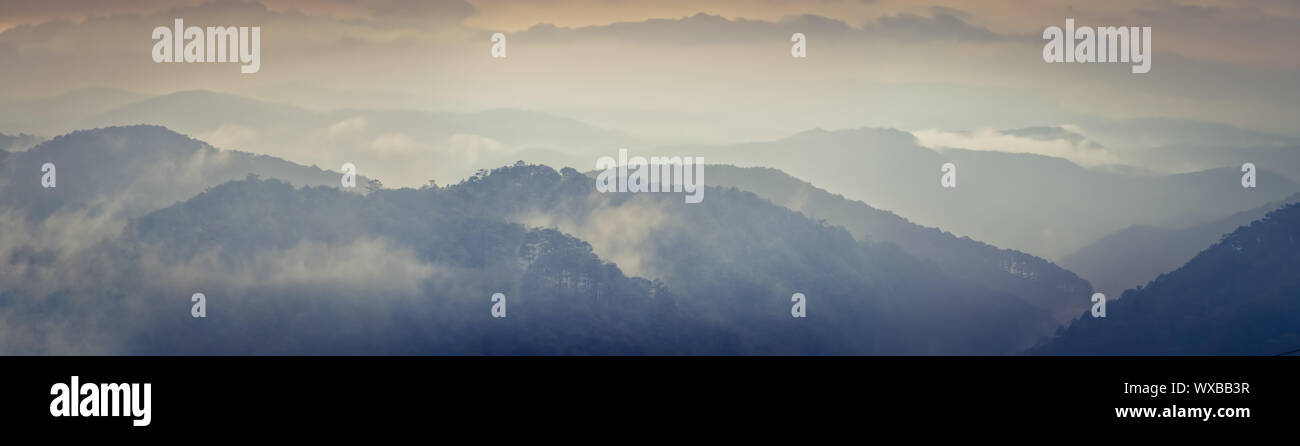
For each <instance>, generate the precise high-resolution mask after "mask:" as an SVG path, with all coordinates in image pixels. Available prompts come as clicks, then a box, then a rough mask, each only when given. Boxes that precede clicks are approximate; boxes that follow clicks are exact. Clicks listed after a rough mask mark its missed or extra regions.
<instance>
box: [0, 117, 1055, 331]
mask: <svg viewBox="0 0 1300 446" xmlns="http://www.w3.org/2000/svg"><path fill="white" fill-rule="evenodd" d="M14 157H18V158H19V159H18V160H17V162H15V159H13V158H14ZM8 158H9V159H6V160H5V161H4V162H3V166H4V168H5V169H7V170H8V171H12V172H14V173H15V175H12V176H11V175H5V176H4V177H3V178H6V179H13V180H14V181H13V182H11V183H9V184H8V185H6V186H5V188H6V189H5V191H4V194H3V195H2V196H3V197H4V200H3V201H0V219H7V220H6V223H5V225H6V234H5V237H0V261H4V262H7V263H6V268H5V269H4V270H0V322H3V324H4V326H5V330H6V333H11V334H12V333H19V334H21V336H13V335H9V336H6V337H5V338H4V345H0V348H2V349H3V350H4V351H5V352H6V353H46V354H48V353H69V352H73V353H98V354H118V353H131V354H195V353H211V354H226V353H237V354H262V353H275V354H319V353H339V354H362V353H364V354H408V353H409V354H574V353H590V354H669V353H672V354H772V353H790V354H1010V353H1014V352H1017V351H1020V350H1023V349H1024V348H1026V347H1028V346H1030V345H1032V344H1034V343H1036V342H1040V341H1041V340H1042V338H1043V336H1044V334H1045V333H1050V331H1051V330H1052V329H1053V328H1054V327H1055V326H1056V325H1057V324H1056V322H1055V321H1053V320H1052V318H1051V317H1050V315H1049V313H1048V312H1046V311H1044V310H1042V309H1039V308H1036V307H1035V306H1033V305H1030V304H1027V303H1025V302H1024V301H1023V300H1022V299H1021V298H1019V297H1017V296H1016V295H1013V294H1011V293H1007V292H1003V291H998V290H994V289H990V288H988V287H985V286H983V285H982V284H981V283H979V282H977V281H974V280H967V279H963V278H954V277H952V276H950V275H949V274H947V273H945V272H944V270H943V269H941V268H940V267H938V266H936V264H935V263H934V262H930V261H926V260H921V259H918V258H917V257H915V256H913V255H911V254H909V253H908V252H906V251H905V250H903V249H900V248H898V247H897V246H896V245H894V244H892V243H881V242H877V241H870V240H868V241H859V240H855V239H854V237H853V236H852V235H851V234H850V233H849V232H848V231H846V230H844V229H843V228H839V227H834V226H829V225H827V224H825V223H823V222H818V221H816V220H813V219H810V218H808V217H806V216H804V215H802V214H800V213H797V212H793V211H791V210H789V209H786V208H783V207H780V206H777V205H774V204H773V203H771V202H770V201H768V200H766V199H762V198H760V197H758V196H756V195H754V194H753V193H750V192H744V191H740V190H736V189H732V188H725V189H724V188H709V189H708V190H707V191H706V197H707V198H706V200H705V201H704V202H703V203H700V204H686V203H683V200H682V197H681V195H680V194H601V193H598V192H596V191H595V187H594V180H593V179H592V178H590V177H587V176H585V175H582V174H581V173H579V172H578V171H576V170H574V169H564V170H562V171H560V172H557V171H555V170H553V169H551V168H549V167H546V166H539V165H529V164H525V163H522V162H520V163H516V164H515V165H513V166H509V167H503V168H499V169H494V170H492V171H482V172H480V173H478V174H477V175H474V176H472V177H470V178H469V179H467V180H465V181H463V182H461V183H459V184H456V185H452V186H446V187H432V186H430V187H424V188H421V189H418V190H417V189H383V190H378V191H375V192H372V193H369V194H359V193H350V192H345V191H343V190H340V189H338V188H336V187H334V186H333V185H334V184H335V182H337V181H338V176H337V175H336V174H331V173H329V172H325V171H320V170H318V169H313V168H307V167H301V166H295V165H293V164H292V163H289V162H287V161H282V160H274V159H269V158H259V157H251V156H248V155H245V154H239V153H233V152H223V151H218V150H216V149H214V148H211V147H209V146H206V145H205V144H203V143H201V142H199V141H197V140H193V139H190V138H187V137H185V136H182V135H179V134H176V133H173V132H171V131H168V130H166V129H163V128H160V127H149V126H143V127H115V128H107V129H97V130H90V131H83V132H76V133H73V134H69V135H64V136H60V137H58V138H55V139H53V140H51V141H48V142H46V143H44V144H42V145H41V146H39V147H36V148H33V149H32V150H30V151H28V152H23V153H17V154H11V155H10V156H9V157H8ZM42 160H52V161H53V162H55V163H57V164H58V172H59V184H58V187H57V188H55V189H53V190H49V189H41V188H40V185H39V183H40V182H39V178H40V171H39V165H40V164H39V162H38V161H42ZM250 173H251V174H253V175H250ZM236 174H239V175H242V177H241V178H242V179H237V180H234V181H229V182H224V183H222V184H219V185H211V184H210V183H211V182H213V181H224V179H225V178H227V177H229V176H231V175H236ZM294 175H300V176H301V178H299V180H300V181H303V180H305V181H304V182H305V183H308V184H310V183H312V182H313V181H318V182H319V183H320V184H323V185H317V186H310V187H300V188H295V187H294V186H292V185H290V184H287V183H285V182H283V181H280V180H276V179H271V178H277V177H279V178H283V177H293V176H294ZM260 176H264V177H266V178H267V179H262V178H261V177H260ZM191 191H195V192H194V193H195V195H193V196H188V197H187V196H186V195H189V194H190V192H191ZM176 197H180V198H176ZM177 201H179V202H177ZM118 203H126V204H125V205H124V204H118ZM151 206H156V207H157V209H156V210H148V208H149V207H151ZM84 210H91V211H92V213H93V212H97V211H103V212H108V211H114V212H115V213H114V215H121V216H122V218H130V220H129V223H128V224H126V225H125V227H124V229H121V230H120V231H119V230H117V229H115V228H114V227H113V226H111V225H110V226H107V230H105V227H104V225H101V224H99V223H98V220H96V219H95V218H93V217H92V218H84V217H77V216H78V215H80V214H79V213H78V212H74V211H84ZM12 211H21V212H23V213H24V214H26V215H27V218H28V220H29V222H28V223H21V222H20V221H16V220H12V215H11V212H12ZM92 225H93V226H92ZM119 232H120V233H119ZM87 234H89V235H98V236H97V237H90V236H89V235H87ZM55 240H57V241H58V242H57V243H53V241H55ZM193 293H204V294H205V295H206V296H207V299H208V301H207V302H208V311H209V314H210V316H209V317H208V318H207V319H205V320H196V319H193V318H190V317H189V311H190V305H191V303H190V301H189V297H190V295H191V294H193ZM495 293H501V294H503V295H505V296H506V298H507V302H508V303H509V305H508V318H506V319H505V320H500V319H494V318H492V317H491V315H490V312H489V310H490V308H491V306H492V302H491V301H490V299H489V298H490V296H492V295H493V294H495ZM794 293H802V294H804V295H805V296H806V299H807V300H806V303H807V315H808V317H807V318H793V317H791V307H792V305H793V303H792V301H791V296H792V295H793V294H794Z"/></svg>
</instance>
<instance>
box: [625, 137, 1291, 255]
mask: <svg viewBox="0 0 1300 446" xmlns="http://www.w3.org/2000/svg"><path fill="white" fill-rule="evenodd" d="M652 153H653V154H655V155H680V156H704V157H705V159H706V160H707V161H708V162H710V163H725V164H733V165H737V166H742V167H778V168H780V169H781V170H782V171H784V172H786V173H789V174H790V175H792V176H795V177H797V178H803V179H807V180H809V181H813V182H815V183H816V184H818V185H819V186H820V187H823V188H825V189H826V190H828V191H831V192H834V193H838V194H843V195H844V196H845V197H846V198H849V199H852V200H857V201H862V202H864V203H871V205H872V206H873V207H876V208H878V209H886V210H889V211H891V212H894V213H896V214H898V215H901V216H904V217H906V218H907V219H908V220H911V221H914V222H916V223H918V224H921V225H924V226H932V227H939V228H943V229H944V230H946V231H950V232H952V233H953V234H957V235H959V236H968V237H971V238H974V239H977V240H981V241H984V242H986V243H990V244H993V245H995V246H999V247H1003V248H1007V249H1014V250H1017V251H1021V252H1027V253H1031V254H1034V255H1038V256H1041V257H1044V258H1047V259H1055V258H1059V257H1060V256H1063V255H1066V254H1068V253H1071V252H1074V251H1075V250H1077V249H1078V248H1080V247H1082V246H1084V245H1086V244H1088V243H1090V242H1092V241H1094V240H1096V239H1098V238H1100V237H1102V236H1104V235H1106V234H1108V233H1110V232H1114V231H1116V230H1118V229H1121V228H1124V227H1128V226H1131V225H1134V224H1155V225H1163V224H1170V223H1172V222H1176V221H1193V222H1201V221H1208V220H1212V219H1217V218H1221V217H1222V216H1224V215H1229V214H1232V213H1234V212H1240V211H1244V210H1249V209H1253V208H1255V207H1258V206H1261V205H1263V204H1265V203H1268V202H1270V201H1276V200H1281V199H1283V198H1285V197H1287V196H1289V195H1291V194H1293V193H1296V192H1298V191H1300V185H1297V184H1296V183H1295V182H1293V181H1291V180H1289V179H1287V178H1286V177H1284V176H1281V175H1278V174H1276V173H1273V172H1272V171H1271V170H1269V169H1274V168H1282V166H1274V167H1270V166H1259V167H1260V169H1261V170H1260V172H1259V174H1258V182H1257V184H1258V187H1257V188H1255V189H1243V188H1242V187H1241V185H1240V179H1241V172H1240V171H1239V166H1240V165H1239V164H1238V165H1236V166H1234V167H1224V168H1220V169H1214V170H1207V171H1202V172H1195V173H1189V174H1179V175H1166V176H1134V175H1127V174H1119V173H1113V172H1105V171H1098V170H1092V169H1086V168H1083V167H1080V166H1078V165H1075V164H1073V163H1071V162H1069V161H1066V160H1064V159H1061V158H1053V157H1048V156H1042V155H1034V154H1025V153H1006V152H992V151H974V150H962V149H944V150H932V149H929V148H926V147H922V146H920V145H918V144H917V142H916V139H915V138H914V137H913V136H912V135H911V134H909V133H907V132H902V131H898V130H887V129H885V130H882V129H854V130H840V131H825V130H814V131H808V132H804V133H800V134H798V135H794V136H792V137H790V138H786V139H783V140H778V141H769V142H757V143H747V144H737V145H729V146H698V145H695V146H690V145H688V146H673V147H662V148H655V149H653V152H652ZM632 154H633V155H636V154H639V153H637V151H633V152H632ZM944 163H953V164H955V165H956V167H957V171H956V181H957V187H956V188H950V189H949V188H943V187H941V186H940V183H939V180H940V177H941V175H942V172H941V171H940V167H941V166H942V165H943V164H944ZM1292 167H1293V168H1300V166H1292Z"/></svg>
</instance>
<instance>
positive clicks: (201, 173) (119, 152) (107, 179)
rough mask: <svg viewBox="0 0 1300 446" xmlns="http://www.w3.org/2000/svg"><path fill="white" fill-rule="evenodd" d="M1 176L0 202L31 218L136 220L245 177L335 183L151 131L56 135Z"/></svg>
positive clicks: (13, 160) (315, 172)
mask: <svg viewBox="0 0 1300 446" xmlns="http://www.w3.org/2000/svg"><path fill="white" fill-rule="evenodd" d="M45 163H53V164H54V165H55V168H56V171H55V172H56V174H57V176H56V179H57V181H58V182H57V185H56V187H55V188H53V189H44V188H43V187H42V185H41V177H42V175H44V173H43V172H42V170H41V167H42V166H43V165H44V164H45ZM2 171H3V177H4V178H5V179H7V180H8V181H7V182H5V183H4V184H3V185H2V186H0V204H3V205H8V206H12V207H16V208H19V209H23V210H25V211H26V212H27V215H28V217H31V218H33V219H36V220H39V219H42V218H44V217H45V216H48V215H50V214H51V213H53V212H55V211H57V210H60V209H62V210H76V209H82V208H85V209H90V210H95V209H98V210H102V211H109V212H113V213H120V214H121V215H122V216H124V217H130V216H137V215H142V214H143V213H145V212H149V211H152V210H155V209H158V208H161V207H164V206H168V205H171V204H173V203H175V202H177V201H181V200H185V199H188V198H190V197H192V196H194V195H195V194H198V193H199V192H202V191H203V190H204V189H206V188H208V187H212V186H216V185H219V184H221V183H224V182H227V181H231V180H236V179H241V178H244V177H245V176H247V175H248V174H250V173H251V174H258V175H265V176H267V177H274V178H280V179H283V180H285V181H289V182H291V183H293V184H297V185H338V184H339V179H340V175H339V174H336V173H332V172H328V171H325V170H322V169H319V168H315V167H304V166H299V165H297V164H294V163H290V162H288V161H285V160H282V159H279V158H274V157H269V156H264V155H254V154H250V153H245V152H237V151H225V150H218V149H216V148H213V147H212V146H209V145H208V144H206V143H204V142H202V141H198V140H195V139H191V138H189V137H186V136H184V135H181V134H178V133H175V132H172V131H171V130H168V129H165V128H163V127H157V126H133V127H110V128H104V129H97V130H88V131H78V132H73V133H70V134H67V135H63V136H59V137H56V138H54V139H52V140H50V141H46V142H44V143H41V144H39V145H37V146H36V147H33V148H31V149H29V150H27V151H25V152H18V153H12V154H10V155H9V159H8V160H6V161H5V163H4V165H3V170H2ZM359 181H364V179H361V180H359ZM359 184H361V183H359Z"/></svg>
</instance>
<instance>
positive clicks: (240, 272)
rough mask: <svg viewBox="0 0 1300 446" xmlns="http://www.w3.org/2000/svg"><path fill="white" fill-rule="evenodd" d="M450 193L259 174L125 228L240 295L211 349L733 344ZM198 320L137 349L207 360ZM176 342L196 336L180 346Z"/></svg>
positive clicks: (155, 251) (546, 236) (640, 288)
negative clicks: (309, 183) (201, 355)
mask: <svg viewBox="0 0 1300 446" xmlns="http://www.w3.org/2000/svg"><path fill="white" fill-rule="evenodd" d="M437 194H438V191H436V190H431V189H428V190H424V191H414V190H409V189H407V190H387V191H380V192H376V193H374V194H371V195H370V196H367V197H362V196H359V195H356V194H348V193H344V192H341V191H339V190H337V189H332V188H307V189H297V190H295V189H294V188H292V187H291V186H289V185H287V184H284V183H281V182H278V181H274V180H265V181H264V180H257V179H248V180H244V181H238V182H232V183H227V184H225V185H222V186H219V187H217V188H214V189H212V190H210V191H208V192H205V193H203V194H201V195H199V196H197V197H195V198H194V199H192V200H189V201H187V202H185V203H183V204H178V205H177V206H174V207H171V208H167V209H164V210H160V211H158V212H155V213H153V214H150V215H148V216H145V217H143V218H141V219H139V220H137V221H136V222H134V223H133V224H132V225H131V227H129V228H128V230H127V231H126V232H127V234H128V235H129V237H128V240H133V241H135V242H136V243H133V244H132V245H133V246H135V247H136V249H138V250H139V251H134V252H143V253H145V254H142V255H143V256H148V255H156V256H157V257H158V261H159V262H161V263H162V264H166V265H185V266H186V267H200V266H202V275H201V276H196V277H194V282H192V283H193V285H194V286H195V287H201V289H204V290H208V291H209V293H210V294H211V295H213V296H214V297H215V296H228V297H226V298H229V299H236V300H237V302H238V305H239V306H238V307H237V308H236V309H237V310H238V311H239V313H238V314H232V316H230V317H227V318H223V319H214V320H213V322H215V323H216V325H213V326H211V327H205V330H206V331H204V332H203V333H202V337H200V338H199V339H198V340H197V342H199V343H200V344H199V345H200V348H201V349H203V350H207V351H217V352H226V351H229V349H237V351H246V352H253V351H256V352H261V351H264V350H263V349H264V348H272V349H274V350H275V351H279V352H287V353H295V352H310V353H322V352H329V353H336V352H345V353H366V354H371V353H379V352H383V353H419V354H449V353H456V354H576V353H585V354H645V353H661V354H662V353H678V354H690V353H693V352H695V353H699V352H726V351H731V350H733V347H731V346H729V344H728V342H730V341H728V339H729V336H728V335H727V333H725V332H723V331H721V330H719V329H716V328H713V327H711V326H706V325H702V324H700V323H699V322H697V321H696V320H695V318H693V317H692V316H691V315H690V314H680V311H679V309H678V308H677V306H678V304H679V298H677V297H676V296H674V295H673V294H672V293H671V292H669V291H668V290H667V289H666V288H664V287H663V286H662V285H660V284H656V283H652V282H649V281H646V280H643V279H632V278H628V277H626V276H624V275H623V274H622V273H621V272H620V271H619V269H618V268H617V267H616V266H614V265H612V264H609V263H606V262H603V261H601V260H600V259H599V258H597V257H596V256H595V255H594V254H593V253H592V252H591V247H590V246H589V245H587V244H586V243H583V242H582V241H580V240H577V239H574V238H572V237H569V236H566V235H563V234H560V233H558V232H555V231H550V230H529V229H526V228H524V227H522V226H519V225H515V224H510V223H507V222H504V221H502V220H493V219H484V218H480V217H477V216H474V215H472V214H467V213H462V212H457V210H456V209H445V208H443V207H442V206H441V204H442V203H441V200H439V199H437V197H436V196H435V195H437ZM146 247H156V248H146ZM304 247H306V248H304ZM205 253H210V254H211V257H205ZM267 256H271V257H267ZM299 256H301V257H302V258H299ZM262 258H269V259H270V260H267V261H266V262H269V263H270V265H271V268H270V269H271V271H266V272H261V273H258V274H254V273H253V271H250V270H248V269H247V268H254V270H256V269H261V268H260V267H261V265H260V263H259V259H262ZM299 262H301V263H299ZM367 263H368V264H370V265H369V266H367V265H366V264H367ZM312 270H316V271H314V272H313V271H312ZM329 274H335V275H338V276H339V277H334V278H329V277H326V275H329ZM298 277H304V278H312V279H314V280H312V281H307V280H302V281H300V282H299V281H297V280H295V279H296V278H298ZM316 280H319V281H320V282H321V283H316ZM282 284H283V285H282ZM287 285H293V286H287ZM496 292H501V293H503V294H504V295H506V296H507V299H508V300H507V307H506V308H507V313H506V314H507V318H506V319H503V320H497V319H493V318H491V316H490V313H489V309H490V307H491V304H492V301H490V300H489V297H490V296H492V295H493V294H494V293H496ZM216 299H220V298H216ZM213 302H220V301H219V300H215V299H214V301H213ZM214 308H216V306H215V305H214ZM205 322H206V321H205ZM281 324H285V325H286V326H284V327H281V326H280V325H281ZM187 325H189V324H185V323H177V324H175V325H174V326H168V325H164V327H166V328H167V329H170V330H175V333H176V336H169V337H167V339H168V340H159V339H156V338H155V337H154V336H143V335H142V336H141V337H139V338H136V339H134V340H133V341H132V342H131V344H130V346H129V348H131V349H133V350H134V349H140V350H139V351H179V352H186V353H190V352H193V351H194V350H193V348H192V347H193V346H192V345H189V343H191V342H196V340H195V334H191V333H188V332H187V330H188V328H187V327H186V326H187ZM300 330H301V331H300ZM266 335H271V336H272V337H273V338H274V339H277V340H280V341H281V342H284V344H282V345H272V346H269V347H262V346H257V345H256V344H257V343H256V342H255V341H254V339H255V338H258V337H260V336H266ZM688 335H689V336H688ZM177 336H179V337H181V338H182V339H184V340H185V342H184V343H175V342H174V341H171V339H173V338H175V337H177ZM696 336H705V337H707V338H708V339H707V340H702V339H700V338H698V337H696Z"/></svg>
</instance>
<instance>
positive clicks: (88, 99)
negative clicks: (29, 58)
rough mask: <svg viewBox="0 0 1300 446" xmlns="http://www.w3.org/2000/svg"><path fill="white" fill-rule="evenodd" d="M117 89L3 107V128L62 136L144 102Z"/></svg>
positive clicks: (0, 108) (71, 93)
mask: <svg viewBox="0 0 1300 446" xmlns="http://www.w3.org/2000/svg"><path fill="white" fill-rule="evenodd" d="M145 97H146V96H144V95H141V94H138V93H133V92H129V91H126V90H119V89H115V88H83V89H78V90H73V91H69V92H67V93H63V94H60V95H57V96H53V97H49V98H43V99H37V100H28V101H20V102H13V103H6V104H0V128H4V129H8V130H11V131H16V132H26V133H34V134H38V135H62V134H64V133H69V132H72V131H74V130H78V129H82V128H85V127H83V126H82V125H83V124H85V121H86V120H88V119H90V117H92V116H95V115H98V114H100V113H104V112H107V111H109V110H112V109H115V108H118V107H121V106H124V105H127V104H130V103H132V102H135V101H139V100H141V99H144V98H145Z"/></svg>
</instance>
